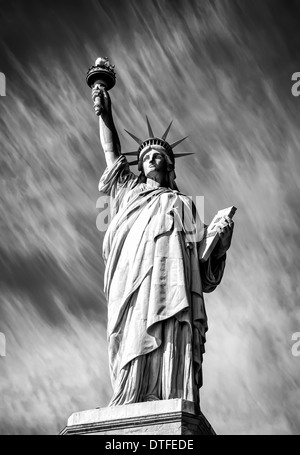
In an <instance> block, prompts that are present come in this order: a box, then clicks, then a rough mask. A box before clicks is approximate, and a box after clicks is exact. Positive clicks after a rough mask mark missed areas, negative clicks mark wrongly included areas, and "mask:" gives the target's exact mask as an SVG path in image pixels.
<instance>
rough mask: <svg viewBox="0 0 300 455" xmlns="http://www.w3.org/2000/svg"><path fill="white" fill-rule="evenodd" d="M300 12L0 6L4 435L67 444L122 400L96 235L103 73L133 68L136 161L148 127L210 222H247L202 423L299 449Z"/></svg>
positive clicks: (226, 296) (219, 326)
mask: <svg viewBox="0 0 300 455" xmlns="http://www.w3.org/2000/svg"><path fill="white" fill-rule="evenodd" d="M299 23H300V3H299V2H298V1H297V0H289V1H288V0H259V1H258V0H254V1H253V0H242V1H237V0H222V1H221V0H210V1H209V0H189V1H186V0H176V1H175V0H173V1H169V0H139V1H137V0H123V1H117V0H99V1H96V0H88V1H83V0H72V1H70V0H63V1H56V0H51V1H47V0H45V1H43V2H39V1H37V0H26V1H24V0H11V1H10V2H7V1H3V0H2V1H0V72H2V73H4V74H5V76H6V84H7V91H6V96H5V97H1V98H0V131H1V135H0V146H1V148H0V176H1V180H0V200H1V205H0V212H1V217H0V222H1V229H0V288H1V292H0V332H2V333H3V334H4V335H5V337H6V343H7V352H6V357H0V433H1V434H57V433H58V432H59V431H60V430H62V428H63V427H64V426H65V425H66V421H67V418H68V417H69V416H70V415H71V414H72V413H73V412H76V411H79V410H85V409H91V408H95V407H104V406H106V405H107V404H108V401H109V399H110V396H111V386H110V379H109V370H108V359H107V345H106V302H105V298H104V294H103V272H104V265H103V261H102V256H101V247H102V240H103V233H101V232H99V231H98V230H97V227H96V218H97V214H98V210H97V208H96V202H97V199H98V197H99V193H98V189H97V187H98V180H99V178H100V176H101V174H102V172H103V171H104V169H105V161H104V158H103V154H102V150H101V147H100V143H99V138H98V125H97V118H96V117H95V115H94V111H93V107H92V102H91V94H90V89H89V87H88V86H87V85H86V82H85V76H86V72H87V69H88V68H89V67H90V66H91V65H92V64H93V63H94V61H95V59H96V58H97V57H99V56H108V57H109V59H110V60H111V62H112V63H113V64H115V66H116V72H117V84H116V86H115V87H114V88H113V90H112V91H111V97H112V102H113V112H114V118H115V123H116V127H117V129H118V132H119V135H120V140H121V143H122V150H123V151H129V150H134V147H135V144H134V143H133V141H132V140H131V139H130V137H128V136H127V135H126V133H124V128H126V129H128V130H129V131H132V132H134V133H135V134H136V135H137V136H139V137H142V138H144V137H145V138H146V135H147V130H146V121H145V116H146V115H148V117H149V118H150V120H151V123H152V126H153V129H154V131H155V132H156V133H157V134H158V135H161V134H162V133H163V132H164V130H165V129H166V127H167V125H168V124H169V123H170V121H171V120H172V119H173V120H174V123H173V127H172V129H171V131H170V134H169V139H170V141H172V142H175V141H176V140H177V139H179V138H181V137H183V136H186V135H188V136H189V138H188V139H187V140H186V141H185V142H184V143H183V144H182V145H181V146H179V147H178V149H176V151H178V152H192V153H195V155H193V156H191V157H189V158H187V159H185V160H183V159H181V160H177V163H176V164H177V167H176V173H177V183H178V186H179V188H180V189H181V191H182V192H184V193H185V194H187V195H191V196H193V197H195V196H204V198H205V221H206V222H209V221H210V220H211V218H212V217H213V216H214V214H215V213H216V211H217V210H219V209H220V208H224V207H228V206H230V205H235V206H236V207H237V208H238V211H237V213H236V216H235V221H236V225H235V233H234V240H233V243H232V247H231V250H230V252H229V254H228V259H227V268H226V272H225V275H224V279H223V282H222V284H221V286H220V287H219V288H218V289H217V290H216V291H215V292H214V293H212V294H210V295H207V297H206V305H207V313H208V318H209V332H208V336H207V345H206V354H205V358H204V386H203V388H202V390H201V403H202V411H203V413H204V414H205V415H206V417H207V418H208V420H209V421H210V422H211V424H212V425H213V427H214V428H215V430H216V432H217V433H219V434H300V414H299V408H300V391H299V387H300V357H294V356H293V355H292V349H291V348H292V345H293V341H292V340H291V338H292V335H293V333H295V332H300V311H299V294H300V288H299V283H300V270H299V262H300V242H299V223H300V203H299V201H300V197H299V187H300V178H299V174H300V158H299V148H300V124H299V122H300V114H299V112H300V97H299V98H298V97H294V96H293V95H292V92H291V87H292V84H293V83H292V81H291V77H292V74H293V73H294V72H297V71H300V34H299Z"/></svg>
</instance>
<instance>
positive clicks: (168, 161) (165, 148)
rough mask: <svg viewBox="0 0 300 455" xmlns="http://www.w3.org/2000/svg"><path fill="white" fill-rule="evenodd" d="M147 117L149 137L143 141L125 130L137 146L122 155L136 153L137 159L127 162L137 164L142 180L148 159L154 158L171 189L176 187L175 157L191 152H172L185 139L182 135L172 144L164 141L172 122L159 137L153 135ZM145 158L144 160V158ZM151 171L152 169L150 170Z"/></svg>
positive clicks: (144, 177)
mask: <svg viewBox="0 0 300 455" xmlns="http://www.w3.org/2000/svg"><path fill="white" fill-rule="evenodd" d="M146 118H147V125H148V132H149V139H146V140H145V141H142V140H141V139H139V138H138V137H136V136H134V135H133V134H132V133H130V132H129V131H127V130H125V131H126V133H128V134H129V135H130V136H131V137H132V138H133V139H134V140H135V141H136V142H137V143H138V144H139V148H138V150H137V151H136V152H129V153H124V155H136V156H137V160H136V161H132V162H131V163H129V164H130V165H134V164H137V165H138V170H139V171H140V172H141V174H140V181H143V180H145V179H146V178H147V176H148V174H149V172H151V170H150V166H149V164H150V161H149V160H150V159H152V160H153V159H155V163H156V164H155V166H156V167H159V169H160V172H164V173H165V174H166V182H167V184H168V186H169V187H170V188H172V189H177V186H176V184H175V179H176V175H175V159H176V158H179V157H181V156H186V155H191V153H183V154H177V155H176V154H174V153H173V148H175V147H176V146H177V145H179V144H180V143H181V142H182V141H184V140H185V139H186V137H184V138H183V139H180V140H179V141H177V142H174V143H173V144H171V145H170V144H169V143H168V142H167V141H166V138H167V135H168V133H169V130H170V128H171V125H172V122H171V123H170V125H169V126H168V128H167V130H166V131H165V133H164V134H163V135H162V137H161V138H158V137H155V136H154V134H153V130H152V127H151V125H150V123H149V120H148V117H146ZM145 158H146V160H145ZM152 172H153V170H152Z"/></svg>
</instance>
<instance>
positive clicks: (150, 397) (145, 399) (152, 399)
mask: <svg viewBox="0 0 300 455" xmlns="http://www.w3.org/2000/svg"><path fill="white" fill-rule="evenodd" d="M143 401H159V398H158V397H157V396H156V395H146V396H145V397H144V400H143Z"/></svg>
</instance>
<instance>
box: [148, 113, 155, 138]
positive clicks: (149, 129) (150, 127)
mask: <svg viewBox="0 0 300 455" xmlns="http://www.w3.org/2000/svg"><path fill="white" fill-rule="evenodd" d="M146 120H147V126H148V132H149V137H154V133H153V130H152V126H151V125H150V122H149V119H148V117H147V115H146Z"/></svg>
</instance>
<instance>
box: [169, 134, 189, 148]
mask: <svg viewBox="0 0 300 455" xmlns="http://www.w3.org/2000/svg"><path fill="white" fill-rule="evenodd" d="M186 138H188V136H186V137H184V138H182V139H179V141H177V142H174V143H173V144H170V145H171V148H172V149H173V148H175V147H177V145H179V144H180V143H181V142H183V141H185V139H186Z"/></svg>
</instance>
